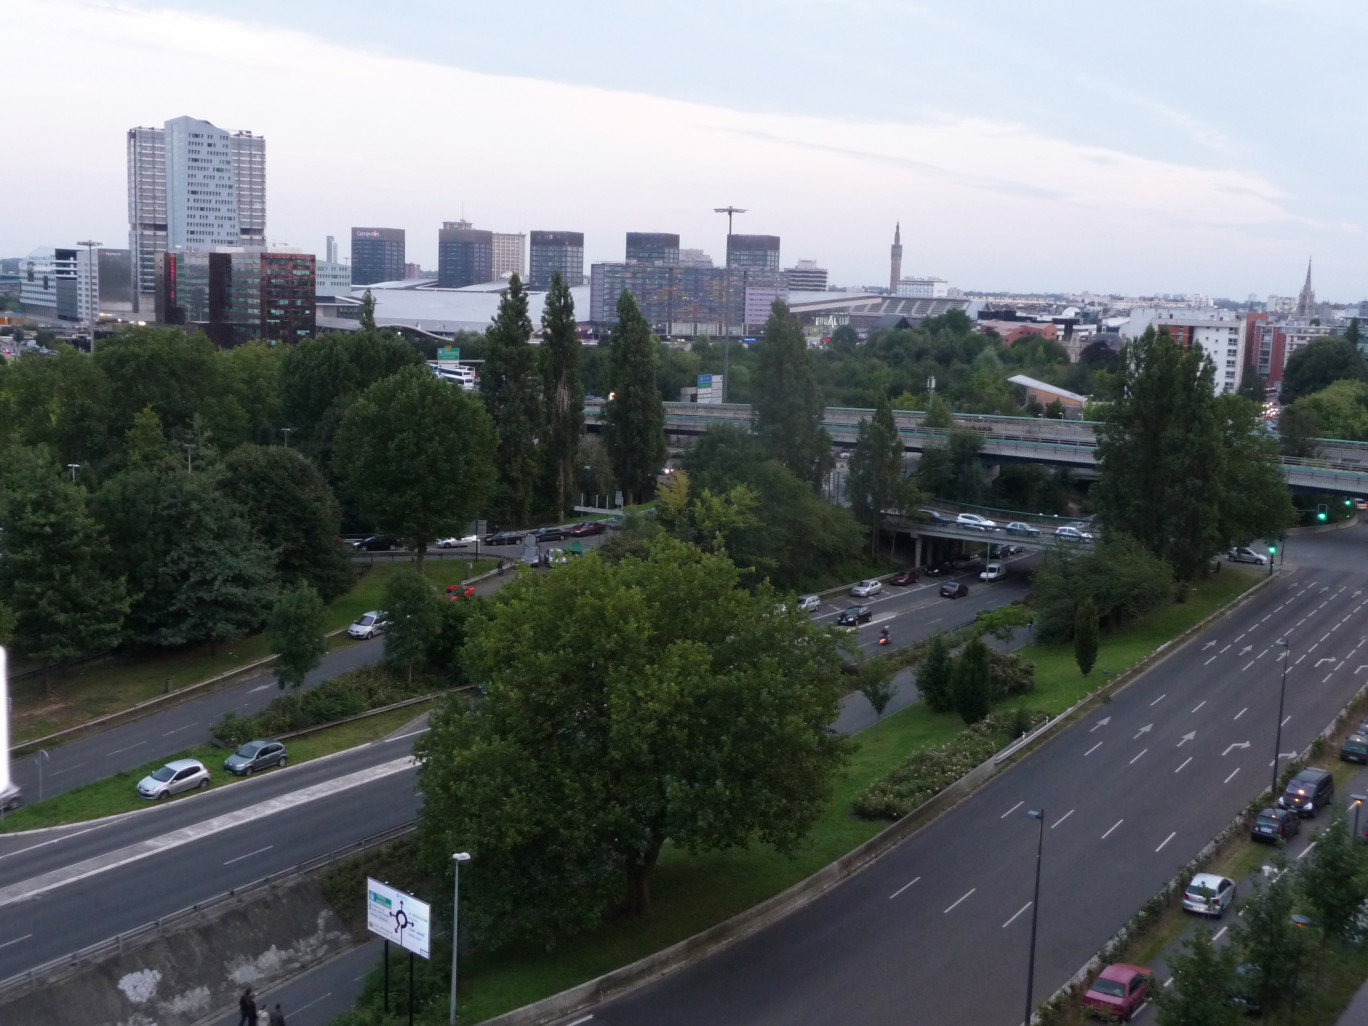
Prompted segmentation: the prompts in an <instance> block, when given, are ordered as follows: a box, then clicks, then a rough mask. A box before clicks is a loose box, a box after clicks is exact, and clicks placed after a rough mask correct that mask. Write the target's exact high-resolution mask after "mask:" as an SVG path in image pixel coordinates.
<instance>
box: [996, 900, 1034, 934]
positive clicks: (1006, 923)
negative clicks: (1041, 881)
mask: <svg viewBox="0 0 1368 1026" xmlns="http://www.w3.org/2000/svg"><path fill="white" fill-rule="evenodd" d="M1030 907H1031V902H1029V901H1028V902H1026V904H1024V905H1022V906H1021V908H1019V909H1017V913H1016V915H1014V916H1012V918H1011V919H1009V920H1007V922H1005V923H1003V924H1002V928H1003V929H1004V930H1005V929H1007V927H1009V926H1011V925H1012V924H1013V923H1014V922H1016V920H1017V916H1019V915H1021V913H1023V912H1025V911H1026V910H1027V909H1028V908H1030Z"/></svg>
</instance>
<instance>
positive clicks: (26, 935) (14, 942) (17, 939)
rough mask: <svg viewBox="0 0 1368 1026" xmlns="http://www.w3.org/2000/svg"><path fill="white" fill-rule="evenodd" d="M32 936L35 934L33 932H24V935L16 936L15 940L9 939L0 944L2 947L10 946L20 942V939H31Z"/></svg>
mask: <svg viewBox="0 0 1368 1026" xmlns="http://www.w3.org/2000/svg"><path fill="white" fill-rule="evenodd" d="M32 936H33V934H31V933H26V934H24V935H23V936H22V937H15V938H14V940H8V941H5V943H4V944H0V948H7V947H9V946H10V945H11V944H18V943H19V942H20V941H26V940H28V939H29V938H30V937H32Z"/></svg>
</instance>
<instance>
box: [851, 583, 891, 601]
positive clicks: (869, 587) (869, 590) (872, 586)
mask: <svg viewBox="0 0 1368 1026" xmlns="http://www.w3.org/2000/svg"><path fill="white" fill-rule="evenodd" d="M881 591H883V585H882V584H880V583H879V582H878V581H875V580H868V581H861V582H860V583H859V584H857V585H855V586H854V587H852V588H851V589H850V594H851V595H853V596H854V597H855V598H869V596H871V595H877V594H879V592H881Z"/></svg>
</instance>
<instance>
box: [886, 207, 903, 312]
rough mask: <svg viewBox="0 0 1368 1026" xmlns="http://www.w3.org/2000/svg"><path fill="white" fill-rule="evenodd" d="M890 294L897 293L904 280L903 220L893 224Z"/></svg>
mask: <svg viewBox="0 0 1368 1026" xmlns="http://www.w3.org/2000/svg"><path fill="white" fill-rule="evenodd" d="M888 262H889V269H888V294H889V295H897V292H898V282H900V281H902V222H901V221H899V222H897V223H896V224H895V225H894V226H893V245H892V246H890V247H889V248H888Z"/></svg>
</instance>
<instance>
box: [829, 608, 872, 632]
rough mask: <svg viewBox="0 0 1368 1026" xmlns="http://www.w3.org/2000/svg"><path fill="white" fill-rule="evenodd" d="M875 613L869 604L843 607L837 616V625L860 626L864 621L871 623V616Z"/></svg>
mask: <svg viewBox="0 0 1368 1026" xmlns="http://www.w3.org/2000/svg"><path fill="white" fill-rule="evenodd" d="M873 615H874V611H873V610H871V609H870V608H869V607H868V606H850V607H849V608H848V609H842V610H841V613H840V615H839V616H837V617H836V626H837V627H858V626H859V625H860V624H862V623H869V618H870V617H871V616H873Z"/></svg>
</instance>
